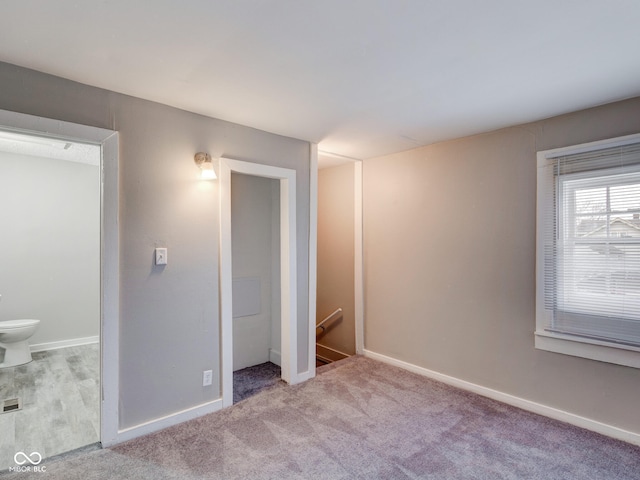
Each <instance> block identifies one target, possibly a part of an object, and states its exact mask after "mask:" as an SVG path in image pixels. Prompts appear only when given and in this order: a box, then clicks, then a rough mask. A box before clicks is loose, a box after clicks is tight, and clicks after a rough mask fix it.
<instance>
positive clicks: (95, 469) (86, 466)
mask: <svg viewBox="0 0 640 480" xmlns="http://www.w3.org/2000/svg"><path fill="white" fill-rule="evenodd" d="M318 373H319V374H318V376H317V377H316V378H314V379H312V380H310V381H308V382H305V383H303V384H300V385H295V386H288V385H286V384H283V383H279V384H277V385H276V386H274V387H273V388H270V389H267V390H265V391H262V392H260V393H258V394H256V395H254V396H252V397H250V398H248V399H246V400H244V401H242V402H239V403H237V404H236V405H234V406H232V407H230V408H227V409H224V410H222V411H219V412H216V413H213V414H209V415H206V416H203V417H200V418H197V419H195V420H192V421H189V422H185V423H183V424H180V425H177V426H174V427H170V428H168V429H165V430H163V431H160V432H157V433H154V434H151V435H148V436H145V437H142V438H138V439H135V440H132V441H129V442H126V443H123V444H120V445H118V446H116V447H114V448H111V449H104V450H95V451H83V452H76V453H72V454H67V455H64V456H61V457H58V458H54V459H48V460H46V461H45V462H43V463H42V464H41V465H43V466H45V467H46V474H42V473H39V472H36V473H34V472H31V473H28V472H27V473H13V474H9V475H8V476H7V478H8V479H18V478H19V479H28V478H34V479H44V478H47V479H65V480H73V479H79V480H80V479H82V480H93V479H116V480H118V479H128V480H131V479H148V478H153V479H186V480H202V479H249V478H250V479H290V478H291V479H378V478H381V479H423V478H424V479H492V480H493V479H540V480H542V479H544V480H553V479H563V480H565V479H581V480H582V479H594V480H595V479H598V480H600V479H602V480H622V479H633V480H638V479H640V447H637V446H633V445H630V444H627V443H624V442H620V441H617V440H613V439H611V438H608V437H604V436H601V435H599V434H596V433H593V432H590V431H586V430H582V429H580V428H577V427H574V426H571V425H567V424H564V423H561V422H558V421H555V420H551V419H548V418H545V417H541V416H538V415H535V414H532V413H529V412H525V411H522V410H519V409H517V408H513V407H510V406H508V405H504V404H501V403H499V402H496V401H493V400H490V399H487V398H484V397H481V396H478V395H475V394H472V393H469V392H465V391H462V390H458V389H455V388H453V387H450V386H447V385H444V384H441V383H438V382H435V381H432V380H430V379H427V378H424V377H421V376H418V375H415V374H413V373H410V372H406V371H403V370H400V369H398V368H395V367H392V366H389V365H386V364H383V363H380V362H377V361H374V360H371V359H367V358H363V357H351V358H349V359H347V360H343V361H340V362H336V363H335V364H331V365H327V366H326V367H321V368H320V369H319V371H318Z"/></svg>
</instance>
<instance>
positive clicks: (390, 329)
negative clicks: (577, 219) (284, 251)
mask: <svg viewBox="0 0 640 480" xmlns="http://www.w3.org/2000/svg"><path fill="white" fill-rule="evenodd" d="M638 132H640V98H636V99H632V100H628V101H624V102H619V103H615V104H610V105H606V106H602V107H599V108H594V109H590V110H585V111H582V112H577V113H574V114H570V115H564V116H560V117H556V118H551V119H548V120H544V121H540V122H536V123H531V124H527V125H521V126H518V127H513V128H508V129H504V130H499V131H496V132H492V133H488V134H485V135H478V136H473V137H469V138H463V139H459V140H455V141H450V142H445V143H440V144H435V145H431V146H428V147H424V148H419V149H415V150H411V151H408V152H404V153H400V154H396V155H390V156H385V157H381V158H377V159H372V160H367V161H365V162H364V165H363V168H364V186H363V188H364V239H365V240H364V241H365V247H364V248H365V252H364V255H365V266H366V267H365V302H366V305H365V308H366V325H365V346H366V348H367V349H369V350H372V351H374V352H378V353H381V354H384V355H388V356H391V357H394V358H397V359H400V360H403V361H406V362H410V363H412V364H415V365H418V366H421V367H424V368H427V369H431V370H435V371H437V372H441V373H444V374H446V375H450V376H453V377H457V378H460V379H463V380H466V381H469V382H472V383H476V384H479V385H482V386H485V387H489V388H492V389H495V390H499V391H502V392H506V393H509V394H512V395H515V396H518V397H522V398H525V399H528V400H531V401H534V402H539V403H541V404H544V405H548V406H551V407H555V408H559V409H561V410H565V411H568V412H572V413H574V414H577V415H582V416H584V417H587V418H591V419H595V420H598V421H601V422H604V423H607V424H610V425H614V426H617V427H620V428H623V429H626V430H629V431H632V432H635V433H640V415H638V405H637V404H638V399H639V398H640V370H638V369H634V368H629V367H622V366H618V365H612V364H607V363H601V362H596V361H592V360H587V359H583V358H577V357H571V356H567V355H560V354H556V353H551V352H546V351H541V350H536V349H534V336H533V332H534V329H535V288H536V285H535V240H536V151H538V150H546V149H551V148H556V147H563V146H567V145H575V144H579V143H584V142H590V141H595V140H601V139H605V138H611V137H616V136H621V135H628V134H632V133H638Z"/></svg>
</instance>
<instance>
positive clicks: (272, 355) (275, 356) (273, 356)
mask: <svg viewBox="0 0 640 480" xmlns="http://www.w3.org/2000/svg"><path fill="white" fill-rule="evenodd" d="M280 358H281V357H280V352H279V351H277V350H274V349H273V348H270V349H269V361H270V362H271V363H273V364H275V365H278V366H279V367H281V366H282V363H281V360H280Z"/></svg>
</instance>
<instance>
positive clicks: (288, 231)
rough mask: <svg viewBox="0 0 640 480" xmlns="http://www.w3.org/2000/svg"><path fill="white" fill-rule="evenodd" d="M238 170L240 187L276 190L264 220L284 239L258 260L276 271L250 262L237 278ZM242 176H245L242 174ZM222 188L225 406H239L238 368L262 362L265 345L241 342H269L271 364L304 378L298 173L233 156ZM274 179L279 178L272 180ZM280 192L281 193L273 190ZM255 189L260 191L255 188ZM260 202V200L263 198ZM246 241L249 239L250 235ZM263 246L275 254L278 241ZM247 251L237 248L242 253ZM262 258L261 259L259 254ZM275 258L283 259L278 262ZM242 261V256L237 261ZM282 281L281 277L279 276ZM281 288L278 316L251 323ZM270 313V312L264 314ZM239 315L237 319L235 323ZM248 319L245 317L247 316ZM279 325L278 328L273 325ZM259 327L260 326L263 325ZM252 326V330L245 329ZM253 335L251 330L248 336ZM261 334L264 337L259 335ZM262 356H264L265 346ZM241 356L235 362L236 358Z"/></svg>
mask: <svg viewBox="0 0 640 480" xmlns="http://www.w3.org/2000/svg"><path fill="white" fill-rule="evenodd" d="M232 173H233V174H234V180H235V181H234V182H233V183H235V184H236V188H237V187H238V185H243V184H245V187H247V188H249V189H251V188H256V185H258V186H260V187H261V188H262V189H263V190H265V191H266V190H270V191H271V192H272V195H271V197H270V198H271V200H270V204H271V205H272V206H273V205H274V198H277V199H278V201H277V203H276V204H275V205H276V206H275V209H272V210H271V213H265V212H266V210H265V212H263V214H264V215H267V214H268V215H270V218H268V219H266V218H262V220H263V221H262V222H261V223H262V227H261V228H262V229H263V230H264V231H265V232H266V231H267V229H268V230H269V232H270V233H269V234H270V237H271V239H275V238H279V242H278V243H279V248H277V255H271V256H269V259H268V260H264V257H265V256H264V255H262V256H261V257H262V260H258V263H260V262H262V263H269V264H270V265H271V266H272V270H271V272H270V273H269V274H267V275H266V276H265V275H263V276H262V277H263V278H261V276H256V275H255V274H248V273H250V271H249V270H246V268H247V266H246V265H240V267H239V268H238V269H236V272H235V273H236V274H237V275H236V277H235V278H234V266H233V264H234V255H233V243H232V242H233V241H235V239H233V238H232V237H233V233H232V232H233V231H234V230H233V228H234V227H233V225H234V221H233V219H232V188H233V184H232ZM236 174H241V176H236ZM218 178H219V186H220V277H221V278H220V312H221V314H220V316H221V325H222V329H221V330H222V331H221V342H222V345H221V352H222V362H221V363H222V405H223V407H226V406H230V405H232V404H233V391H234V388H233V372H234V370H236V368H235V367H234V363H235V365H236V367H241V366H242V364H243V363H242V362H244V363H251V362H252V361H256V359H255V357H254V356H253V354H254V353H256V352H258V350H259V349H249V350H247V349H246V348H244V349H242V350H243V351H238V352H236V351H235V349H238V350H240V346H241V345H243V344H244V346H245V347H246V346H247V345H249V346H251V345H252V344H255V343H263V344H265V345H266V344H269V345H270V346H269V347H268V351H269V353H268V361H270V362H271V363H276V362H277V361H279V363H280V378H281V379H282V380H284V381H285V382H287V383H290V384H293V383H298V382H299V381H300V376H299V375H298V362H297V352H298V340H297V312H296V310H297V295H296V290H297V281H296V278H297V277H296V188H295V180H296V172H295V171H294V170H290V169H286V168H279V167H272V166H268V165H261V164H255V163H250V162H243V161H239V160H232V159H228V158H221V159H220V165H219V175H218ZM269 180H272V181H275V183H274V182H271V183H269ZM274 191H277V194H278V195H277V197H275V194H273V192H274ZM254 193H255V192H254ZM258 201H259V199H258ZM251 215H254V217H255V216H256V215H257V216H259V215H260V214H259V212H257V213H256V212H253V213H252V212H250V211H249V213H248V216H249V218H251ZM273 215H276V216H277V217H278V222H279V228H277V230H278V231H277V232H274V231H273V229H274V224H275V222H273V221H272V217H273ZM250 223H251V220H250V219H249V220H248V221H246V222H240V223H237V224H236V226H237V227H239V228H240V229H243V228H244V227H246V225H244V224H247V225H248V224H250ZM245 237H247V238H249V244H250V245H248V246H246V250H247V251H248V250H250V249H251V248H252V246H251V241H250V240H251V238H250V237H251V235H248V236H245ZM245 241H247V240H246V238H245ZM259 248H260V249H262V250H267V249H268V250H270V251H271V252H273V248H274V241H271V242H269V243H268V244H264V243H263V244H262V246H260V247H259ZM242 251H243V249H242V248H240V250H237V252H242ZM258 257H260V256H259V255H258ZM274 258H277V259H278V262H277V264H275V265H274ZM235 260H236V262H239V261H240V257H238V258H237V259H235ZM274 279H279V288H272V289H267V288H263V287H265V286H264V285H263V283H264V282H273V281H274ZM276 281H277V280H276ZM277 292H279V302H271V307H270V308H269V315H268V317H269V318H273V319H274V320H275V322H271V320H269V322H270V323H269V328H267V322H266V320H265V319H264V318H262V319H261V320H260V321H259V322H257V323H256V322H255V321H254V322H251V321H248V320H246V319H247V318H249V317H254V318H253V320H256V317H258V316H260V314H261V313H264V310H263V309H262V308H261V307H260V305H261V304H262V302H261V300H262V299H263V298H266V296H267V295H270V297H271V298H273V294H274V293H277ZM263 316H264V315H263ZM234 317H235V320H237V321H234ZM243 319H244V320H243ZM274 323H275V326H273V324H274ZM256 325H258V326H259V325H262V330H263V331H267V330H269V338H268V339H267V338H266V337H264V336H262V338H261V339H259V340H256V339H255V338H253V337H252V336H251V333H252V330H253V333H255V329H256ZM258 328H259V327H258ZM278 328H279V355H278V351H277V350H276V348H278V347H277V344H278V342H277V341H276V339H274V338H273V337H277V336H278ZM243 330H246V331H243ZM245 333H248V334H245ZM258 337H259V336H258ZM261 350H262V352H258V354H259V355H264V351H265V350H264V348H262V349H261ZM234 360H235V362H234Z"/></svg>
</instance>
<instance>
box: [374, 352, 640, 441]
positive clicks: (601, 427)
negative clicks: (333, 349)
mask: <svg viewBox="0 0 640 480" xmlns="http://www.w3.org/2000/svg"><path fill="white" fill-rule="evenodd" d="M364 355H365V356H366V357H369V358H372V359H374V360H379V361H381V362H384V363H388V364H389V365H394V366H396V367H399V368H402V369H404V370H408V371H410V372H413V373H417V374H418V375H423V376H425V377H428V378H431V379H433V380H437V381H440V382H442V383H446V384H448V385H451V386H453V387H457V388H460V389H462V390H468V391H470V392H473V393H477V394H478V395H482V396H484V397H488V398H491V399H493V400H497V401H499V402H502V403H506V404H508V405H512V406H514V407H518V408H521V409H523V410H527V411H529V412H533V413H537V414H539V415H543V416H545V417H549V418H553V419H555V420H560V421H561V422H566V423H570V424H571V425H575V426H577V427H581V428H584V429H586V430H591V431H593V432H597V433H600V434H602V435H606V436H608V437H612V438H616V439H618V440H622V441H624V442H628V443H632V444H634V445H640V434H639V433H635V432H630V431H628V430H623V429H621V428H618V427H614V426H613V425H608V424H606V423H601V422H598V421H596V420H592V419H590V418H586V417H581V416H580V415H576V414H574V413H570V412H566V411H564V410H559V409H557V408H553V407H549V406H547V405H542V404H540V403H536V402H532V401H531V400H526V399H524V398H520V397H516V396H514V395H510V394H508V393H504V392H500V391H498V390H493V389H491V388H487V387H483V386H481V385H477V384H475V383H471V382H467V381H466V380H460V379H459V378H455V377H450V376H449V375H445V374H442V373H439V372H434V371H433V370H428V369H426V368H423V367H419V366H417V365H413V364H411V363H407V362H403V361H402V360H397V359H395V358H392V357H387V356H386V355H382V354H380V353H375V352H372V351H371V350H367V349H365V350H364Z"/></svg>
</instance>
